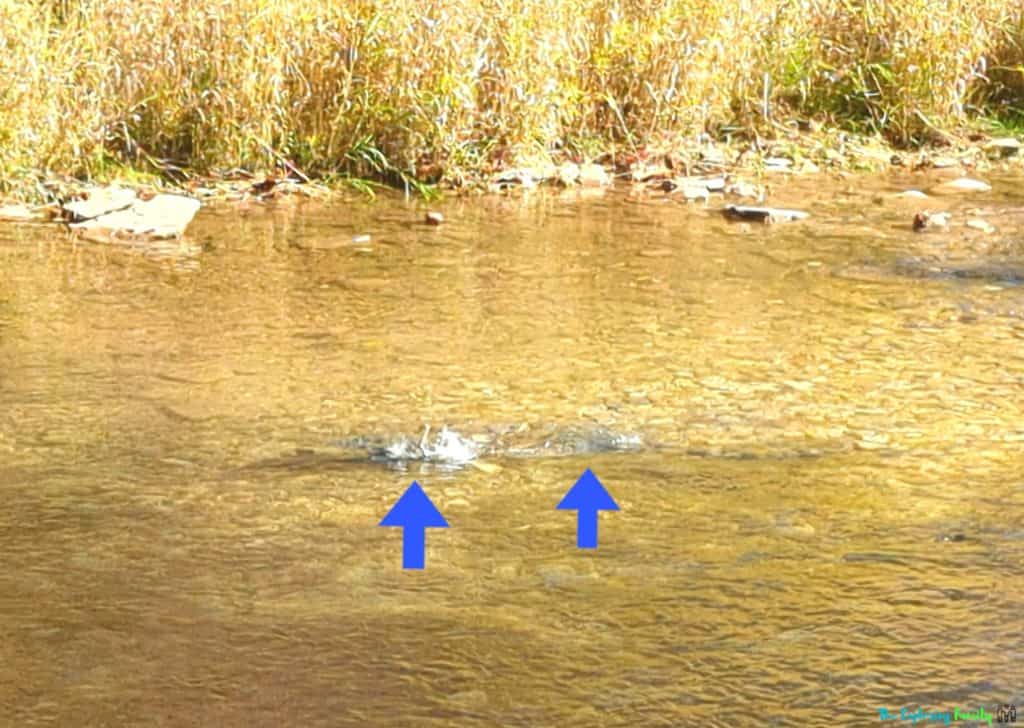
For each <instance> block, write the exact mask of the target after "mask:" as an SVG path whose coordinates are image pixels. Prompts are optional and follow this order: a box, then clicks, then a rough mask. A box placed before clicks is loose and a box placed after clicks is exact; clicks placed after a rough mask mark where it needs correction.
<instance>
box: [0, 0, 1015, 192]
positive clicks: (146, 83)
mask: <svg viewBox="0 0 1024 728" xmlns="http://www.w3.org/2000/svg"><path fill="white" fill-rule="evenodd" d="M1022 67H1024V5H1022V4H1021V3H1020V2H1019V0H900V1H899V2H897V1H896V0H734V2H730V3H721V2H713V1H712V0H349V1H348V2H344V3H339V2H334V1H333V0H181V1H179V2H174V1H172V0H0V79H2V80H0V186H4V187H7V188H10V187H12V186H15V185H18V184H23V183H24V181H25V180H26V179H27V178H29V177H31V176H32V175H34V174H36V173H37V172H38V171H39V170H49V171H55V172H66V173H72V174H79V175H82V174H97V173H101V172H102V171H103V170H104V169H105V168H108V167H110V166H111V165H112V164H127V165H129V166H132V167H137V168H141V169H150V170H153V169H158V168H165V169H166V168H167V164H168V162H170V163H173V164H176V165H180V166H186V167H188V168H191V169H194V170H197V171H208V170H211V169H215V168H231V167H258V168H268V167H270V166H272V165H273V164H274V163H275V162H276V160H277V155H281V156H284V157H287V158H289V159H291V160H292V161H294V162H295V163H296V164H298V165H299V166H300V167H302V168H303V169H305V170H306V171H307V172H310V173H333V172H345V173H349V174H357V175H366V176H374V175H381V176H387V175H391V176H395V175H401V174H406V175H417V174H419V175H423V174H429V172H428V170H431V169H435V170H436V169H438V168H443V169H445V170H446V171H447V173H448V174H449V175H457V174H458V173H459V172H460V171H462V170H470V171H472V170H479V169H481V168H485V167H486V166H487V165H489V164H493V163H495V162H501V161H503V160H505V161H508V160H511V159H513V158H515V157H522V156H531V155H537V154H543V153H546V152H547V151H550V150H551V149H553V148H559V147H568V148H573V147H575V148H578V149H584V150H591V151H593V150H596V149H599V148H601V147H602V146H603V145H607V144H608V143H610V142H626V143H637V144H639V143H642V142H644V141H645V140H647V139H650V138H652V137H654V136H655V135H659V134H664V133H672V134H692V133H695V132H699V131H705V130H706V131H711V132H714V131H716V130H717V129H719V128H721V126H722V125H725V124H730V125H737V124H738V125H741V126H743V125H746V126H750V125H764V124H765V122H766V121H767V120H769V119H771V118H774V119H776V120H781V119H784V118H786V116H788V115H792V114H801V115H817V116H819V117H826V118H827V119H828V120H831V121H833V122H836V123H840V124H846V125H853V126H858V127H860V128H863V129H865V130H869V131H878V132H880V133H883V134H885V135H887V136H888V137H889V138H890V139H892V140H893V141H896V142H900V143H915V142H919V141H926V140H928V139H929V138H930V137H931V136H932V135H933V134H934V133H935V131H934V130H935V129H941V128H944V127H949V126H951V125H956V124H958V123H960V122H962V121H963V120H964V119H965V118H966V117H967V116H969V115H970V114H972V113H978V111H979V110H980V111H982V112H984V111H985V110H986V108H988V109H996V110H997V111H998V112H999V113H1001V114H1003V115H1012V114H1019V115H1024V70H1022Z"/></svg>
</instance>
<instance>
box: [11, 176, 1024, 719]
mask: <svg viewBox="0 0 1024 728" xmlns="http://www.w3.org/2000/svg"><path fill="white" fill-rule="evenodd" d="M911 183H912V181H900V180H876V181H874V182H871V183H868V182H866V181H864V180H860V181H857V182H856V185H857V186H858V188H859V187H860V186H861V185H866V186H867V187H869V189H863V190H861V189H857V190H853V189H849V188H846V187H845V185H846V184H848V183H828V184H823V183H822V182H820V181H818V180H812V181H809V182H806V183H801V182H794V183H792V184H789V185H788V186H787V185H782V187H783V190H782V191H781V192H780V195H779V197H778V199H776V200H773V201H775V202H778V203H782V204H789V205H794V206H799V207H802V208H804V209H808V210H810V211H811V212H812V213H813V215H814V217H813V218H812V219H811V221H809V222H807V223H799V224H793V225H788V226H787V225H780V226H768V227H760V226H757V227H752V228H751V227H746V226H736V225H730V224H728V223H726V222H725V221H723V220H722V219H721V218H720V216H718V215H717V214H715V213H714V212H713V209H704V208H703V207H701V206H699V205H697V206H689V207H688V206H687V205H686V204H685V203H679V202H664V201H660V200H656V199H634V198H632V197H630V196H629V195H628V194H626V193H624V192H616V193H612V194H608V195H605V196H603V197H585V198H578V197H576V196H575V194H569V195H568V196H564V197H544V196H540V197H537V196H535V197H533V198H531V199H528V200H525V201H524V200H521V199H512V198H509V199H486V200H477V201H470V202H459V201H452V202H448V203H444V204H441V205H439V206H438V208H439V209H441V210H442V211H443V212H444V213H445V215H446V217H447V220H448V222H447V223H446V224H445V225H443V226H441V227H439V228H432V227H427V226H425V225H422V224H420V219H421V216H422V208H420V207H418V206H417V205H415V204H406V203H404V202H403V201H401V200H378V201H376V202H372V203H366V202H363V201H357V202H352V203H351V204H336V205H328V206H324V205H321V204H319V203H312V202H309V203H296V202H294V201H283V202H279V203H274V204H269V205H260V204H251V205H249V206H248V207H244V208H241V209H240V208H238V207H237V206H223V207H213V208H210V209H206V210H204V211H203V212H202V213H201V214H200V216H199V217H198V218H197V220H196V221H195V223H194V225H193V227H192V228H191V231H190V232H191V239H192V242H193V243H197V244H198V252H197V250H196V249H188V250H186V249H184V248H183V249H182V251H181V253H180V254H177V253H176V252H175V250H174V249H173V247H172V248H171V249H167V250H160V251H156V252H157V253H158V254H157V255H146V254H144V251H139V250H137V249H123V250H122V249H118V248H114V247H109V246H99V245H91V244H87V243H79V244H77V245H75V244H72V243H71V242H69V241H68V240H67V239H66V238H65V237H64V235H63V233H56V234H55V233H54V232H53V230H51V229H49V228H40V227H14V226H7V227H5V228H2V229H0V498H2V506H3V507H2V509H0V559H2V567H0V714H2V716H3V717H2V718H0V722H3V723H4V724H6V725H12V726H13V725H18V726H29V725H62V726H72V725H74V726H128V725H140V726H192V725H201V726H282V725H294V726H348V725H352V726H357V725H359V726H362V725H375V726H377V725H379V726H446V725H465V726H499V725H500V726H640V725H643V726H682V725H703V726H726V725H728V726H733V725H844V726H846V725H849V726H859V725H867V724H874V723H877V722H878V716H879V713H878V710H879V708H881V707H888V708H889V709H892V710H894V711H898V710H899V709H900V708H902V707H907V708H916V707H918V706H922V707H924V708H925V709H926V710H952V709H953V708H955V707H961V708H975V707H977V706H978V705H984V706H986V707H987V709H989V710H990V711H991V710H993V709H994V707H995V705H996V704H999V703H1004V702H1016V704H1017V706H1018V712H1024V710H1022V709H1024V705H1022V703H1024V604H1022V601H1024V600H1022V598H1021V586H1022V583H1024V582H1022V578H1021V577H1022V573H1024V570H1022V557H1024V454H1022V453H1024V386H1022V385H1024V285H1021V276H1020V275H1017V274H1022V273H1024V245H1022V243H1021V240H1022V229H1024V228H1022V223H1024V213H1022V205H1024V197H1021V194H1020V192H1019V190H1020V189H1021V186H1020V182H1019V180H1016V181H1014V180H999V179H996V180H995V184H996V192H995V193H994V194H992V195H987V196H985V198H984V199H982V200H981V201H980V202H979V201H978V200H973V201H969V200H962V201H958V200H954V201H950V202H947V203H945V206H946V207H947V208H949V209H953V210H955V211H958V212H962V210H964V209H966V208H968V207H971V206H975V207H977V206H978V205H979V204H980V205H982V206H983V210H982V212H983V214H986V215H987V216H988V218H989V219H990V220H991V221H993V222H995V223H996V224H997V226H998V227H999V228H1000V229H999V232H997V233H996V234H994V235H988V236H986V235H984V234H983V233H981V232H979V231H974V230H969V229H966V228H963V227H962V226H959V225H958V226H956V227H954V228H953V229H951V230H950V231H949V232H938V233H929V234H925V235H915V234H914V233H912V232H910V230H909V219H910V217H912V215H913V212H914V209H912V207H908V206H907V204H906V203H892V202H884V203H879V202H878V201H876V200H875V199H874V198H875V196H876V195H878V194H886V193H889V192H892V191H896V190H898V189H902V188H903V187H905V186H909V185H910V184H911ZM917 184H919V182H917ZM717 204H719V203H716V202H714V201H713V202H712V208H713V207H715V206H716V205H717ZM360 234H369V235H371V236H372V238H371V241H370V242H369V243H363V244H353V243H352V237H353V236H354V235H360ZM978 265H984V266H988V268H986V269H985V270H987V271H988V273H986V274H984V275H982V274H979V275H974V274H970V273H969V272H968V273H965V272H964V271H965V270H966V271H972V270H976V269H977V266H978ZM425 425H431V426H432V427H435V428H437V427H441V426H442V425H447V426H449V427H451V428H453V429H455V430H456V431H458V432H460V433H464V434H466V435H468V436H469V435H479V434H481V433H487V432H493V431H497V430H498V429H501V431H504V432H514V433H516V435H515V436H516V437H517V438H518V439H519V440H521V441H523V442H528V441H530V440H531V438H536V439H538V440H543V439H545V438H546V437H548V435H549V434H550V433H558V432H559V431H560V430H561V428H583V429H584V430H585V429H586V428H589V427H594V428H598V427H600V428H607V429H609V430H611V431H616V432H624V433H635V434H636V435H638V436H639V437H641V438H642V441H643V443H644V447H642V448H640V449H639V450H636V451H631V452H617V453H595V454H592V455H589V456H586V457H583V456H567V457H553V456H545V455H544V454H543V453H542V454H540V455H539V456H537V457H522V456H517V457H512V456H503V455H502V453H501V452H497V453H493V454H490V455H488V456H487V457H485V458H484V459H483V460H481V461H480V462H479V463H477V464H476V465H475V466H470V467H466V468H462V469H455V470H445V469H440V468H437V467H433V468H429V467H427V466H420V467H417V465H416V464H415V463H410V464H409V465H408V467H407V468H406V469H404V470H401V469H393V468H387V467H384V466H383V465H380V464H376V463H372V462H369V461H359V460H350V459H345V458H333V459H332V458H331V457H330V456H329V454H330V452H331V443H332V442H335V441H338V440H344V439H346V438H358V437H364V436H366V437H370V436H374V437H385V438H387V437H397V436H399V435H403V434H404V435H410V436H414V435H416V434H417V433H419V432H421V431H422V429H423V428H424V426H425ZM310 452H312V453H313V454H314V456H313V457H309V456H308V455H309V453H310ZM303 454H305V455H306V456H305V457H303V456H302V455H303ZM552 454H554V453H552ZM588 467H589V468H592V469H593V470H594V471H595V473H597V475H598V476H599V477H600V478H601V480H602V482H603V483H604V484H605V485H606V487H607V488H608V489H609V490H610V491H611V493H612V494H613V496H614V497H615V498H616V499H617V501H618V503H619V505H620V507H621V511H619V512H617V513H605V514H603V515H602V516H601V518H600V531H599V534H600V545H599V548H598V549H597V550H596V551H581V550H578V549H576V547H575V546H576V541H575V539H576V533H575V528H576V519H575V516H574V514H572V513H567V512H564V511H557V510H555V505H556V504H557V503H558V501H559V500H560V499H561V497H562V495H563V494H564V493H565V491H566V490H567V489H568V487H569V486H571V485H572V484H573V483H574V482H575V480H576V478H578V477H579V475H580V474H581V473H582V472H583V470H584V469H585V468H588ZM414 478H415V479H418V480H419V481H420V483H421V484H422V485H423V487H424V489H425V490H426V492H427V493H428V494H429V495H430V496H431V497H432V498H433V499H434V502H435V503H436V504H437V506H438V507H439V508H440V509H441V511H442V512H443V513H444V514H445V516H446V517H447V518H448V520H449V522H450V524H451V528H450V529H448V530H430V531H429V532H428V534H427V554H426V569H425V570H424V571H422V572H417V571H403V569H402V568H401V551H402V542H401V539H402V536H401V532H400V531H399V530H397V529H390V528H380V527H378V526H377V524H378V522H379V521H380V519H381V518H382V517H383V516H384V514H385V513H386V512H387V511H388V509H389V508H390V506H391V504H392V503H393V502H394V501H395V499H396V498H397V497H398V496H399V495H400V494H401V493H402V492H403V491H404V489H405V488H406V487H407V486H408V485H409V483H410V482H411V481H412V480H413V479H414ZM964 725H965V724H964Z"/></svg>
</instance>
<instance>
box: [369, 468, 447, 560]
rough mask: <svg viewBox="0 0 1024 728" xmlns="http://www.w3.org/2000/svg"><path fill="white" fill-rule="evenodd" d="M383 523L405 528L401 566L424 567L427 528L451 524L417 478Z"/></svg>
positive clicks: (381, 523)
mask: <svg viewBox="0 0 1024 728" xmlns="http://www.w3.org/2000/svg"><path fill="white" fill-rule="evenodd" d="M380 525H381V526H400V527H401V528H402V568H403V569H422V568H423V561H424V554H425V553H426V549H427V544H426V532H427V529H428V528H448V521H446V520H444V516H442V515H441V512H440V511H439V510H437V508H436V507H435V506H434V504H433V503H432V502H431V500H430V498H429V497H427V494H426V493H424V492H423V488H421V487H420V484H419V483H417V482H416V481H415V480H414V481H412V485H410V486H409V487H408V488H407V489H406V491H405V493H403V494H402V497H401V498H399V499H398V502H397V503H395V505H393V506H392V507H391V510H390V511H388V514H387V515H386V516H384V520H382V521H381V522H380Z"/></svg>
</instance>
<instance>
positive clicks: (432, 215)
mask: <svg viewBox="0 0 1024 728" xmlns="http://www.w3.org/2000/svg"><path fill="white" fill-rule="evenodd" d="M423 221H424V222H425V223H427V225H440V224H441V223H443V222H444V215H442V214H441V213H440V212H434V211H431V212H428V213H427V214H426V216H425V217H424V220H423Z"/></svg>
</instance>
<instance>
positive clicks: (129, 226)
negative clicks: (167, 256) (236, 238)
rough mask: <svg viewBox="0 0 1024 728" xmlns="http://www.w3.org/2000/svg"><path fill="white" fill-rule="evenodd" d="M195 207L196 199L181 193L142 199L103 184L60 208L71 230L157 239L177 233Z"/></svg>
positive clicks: (182, 231)
mask: <svg viewBox="0 0 1024 728" xmlns="http://www.w3.org/2000/svg"><path fill="white" fill-rule="evenodd" d="M199 207H200V202H199V200H195V199H193V198H191V197H185V196H183V195H166V194H161V195H155V196H153V197H151V198H149V199H142V198H139V197H138V196H136V194H135V192H134V191H133V190H124V189H119V188H106V189H102V190H99V191H97V192H93V193H90V194H89V197H88V198H86V199H84V200H77V201H74V202H69V203H66V204H65V205H64V206H63V210H64V212H65V214H66V215H67V216H68V218H69V219H68V223H69V225H70V227H71V228H72V229H73V230H84V231H87V232H88V233H93V234H100V235H101V236H113V237H125V236H127V237H139V238H147V239H153V240H160V239H167V238H176V237H180V236H181V235H182V234H183V233H184V232H185V228H186V227H188V224H189V223H190V222H192V218H193V217H195V214H196V212H198V211H199Z"/></svg>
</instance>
